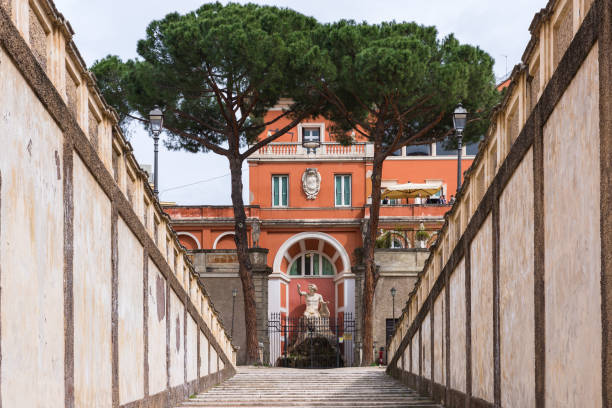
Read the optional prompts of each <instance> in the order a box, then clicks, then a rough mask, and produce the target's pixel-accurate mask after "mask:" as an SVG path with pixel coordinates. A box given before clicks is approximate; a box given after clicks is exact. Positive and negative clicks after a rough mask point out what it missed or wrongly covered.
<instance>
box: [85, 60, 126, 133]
mask: <svg viewBox="0 0 612 408" xmlns="http://www.w3.org/2000/svg"><path fill="white" fill-rule="evenodd" d="M90 71H91V72H93V73H94V75H95V76H96V79H97V83H98V88H100V92H102V95H104V98H105V99H106V102H108V104H109V105H111V106H112V107H113V108H115V110H116V111H117V113H118V114H119V125H120V126H121V127H122V129H123V131H124V133H127V122H128V117H127V114H128V112H129V111H130V108H129V106H128V103H127V89H126V87H127V86H128V83H127V81H126V79H127V75H128V73H129V65H127V64H124V63H123V61H121V58H119V57H118V56H116V55H108V56H106V57H105V58H103V59H101V60H97V61H95V62H94V63H93V65H92V66H91V67H90Z"/></svg>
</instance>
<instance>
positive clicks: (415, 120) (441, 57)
mask: <svg viewBox="0 0 612 408" xmlns="http://www.w3.org/2000/svg"><path fill="white" fill-rule="evenodd" d="M316 38H317V41H318V42H319V43H320V44H321V46H322V47H323V48H325V49H326V50H327V51H328V56H329V58H330V61H331V63H332V64H333V65H334V66H335V68H336V69H335V70H328V71H327V72H328V73H334V75H333V76H329V77H328V78H327V81H326V84H325V90H326V91H327V92H328V95H331V97H330V102H333V103H332V104H331V105H330V109H329V111H328V112H327V114H328V117H329V118H330V119H332V120H333V121H334V122H335V123H336V128H335V134H336V137H337V138H338V139H339V140H341V141H345V142H348V140H347V139H350V137H351V132H352V130H353V129H354V128H355V127H356V126H357V127H358V128H359V129H361V132H360V133H361V134H362V136H363V137H365V138H367V139H369V140H370V141H373V142H375V143H376V142H378V143H380V145H381V150H380V152H381V153H385V154H389V153H391V152H392V151H393V150H396V149H397V148H398V147H401V146H403V145H406V144H418V143H428V142H431V140H432V139H433V140H435V139H443V138H444V137H445V136H447V135H449V134H451V133H452V132H451V131H452V112H453V110H454V108H455V107H456V105H457V104H458V103H459V102H462V103H463V105H464V106H465V107H466V108H467V109H468V111H469V112H470V114H471V115H470V122H469V124H468V126H467V128H466V130H465V132H464V139H465V140H466V142H469V141H475V140H478V138H479V137H480V135H482V134H483V133H484V130H485V129H486V127H487V126H488V121H487V117H488V115H489V112H490V110H491V108H492V106H493V105H494V104H495V103H496V102H497V100H498V93H497V91H496V89H495V77H494V75H493V69H492V68H493V59H492V58H491V57H490V56H489V55H488V54H487V53H486V52H484V51H483V50H481V49H480V48H478V47H473V46H471V45H465V44H460V43H459V41H458V40H457V39H456V38H455V37H454V36H452V35H449V36H447V37H446V38H443V39H441V40H440V39H438V33H437V30H436V29H435V27H426V26H422V25H418V24H416V23H396V22H391V23H382V24H377V25H370V24H366V23H361V24H357V23H355V22H354V21H347V20H344V21H340V22H337V23H334V24H328V25H325V26H321V27H320V28H319V29H318V30H317V33H316ZM429 127H431V129H429ZM424 130H425V131H424ZM385 147H389V149H385ZM391 147H393V148H391Z"/></svg>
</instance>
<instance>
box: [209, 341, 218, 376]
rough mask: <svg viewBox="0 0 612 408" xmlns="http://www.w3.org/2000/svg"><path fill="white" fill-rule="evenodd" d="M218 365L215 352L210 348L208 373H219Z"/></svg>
mask: <svg viewBox="0 0 612 408" xmlns="http://www.w3.org/2000/svg"><path fill="white" fill-rule="evenodd" d="M218 367H219V364H218V361H217V350H215V349H214V348H212V347H211V348H210V373H211V374H214V373H216V372H217V371H219V368H218Z"/></svg>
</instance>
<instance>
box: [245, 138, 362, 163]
mask: <svg viewBox="0 0 612 408" xmlns="http://www.w3.org/2000/svg"><path fill="white" fill-rule="evenodd" d="M372 157H374V145H373V144H372V143H365V142H358V143H353V144H350V145H342V144H340V143H336V142H323V143H321V146H320V147H319V148H317V150H316V152H314V153H313V152H311V153H310V154H308V153H306V149H305V148H304V147H303V146H302V144H301V143H298V142H279V143H270V144H268V145H267V146H264V147H262V148H261V149H259V150H258V151H257V152H255V153H253V154H252V155H251V156H250V157H249V160H261V159H265V160H287V159H292V160H295V159H298V160H299V159H301V158H302V159H304V160H306V159H307V160H312V159H316V160H338V159H344V160H347V159H348V160H363V159H364V158H372Z"/></svg>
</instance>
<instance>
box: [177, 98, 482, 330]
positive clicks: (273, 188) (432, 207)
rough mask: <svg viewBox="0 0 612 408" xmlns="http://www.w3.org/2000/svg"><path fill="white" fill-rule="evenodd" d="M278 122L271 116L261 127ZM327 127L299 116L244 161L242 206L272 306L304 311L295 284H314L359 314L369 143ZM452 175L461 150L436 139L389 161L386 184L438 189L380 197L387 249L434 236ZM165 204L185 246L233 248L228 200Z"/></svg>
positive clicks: (343, 309) (338, 308)
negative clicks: (308, 144) (262, 252)
mask: <svg viewBox="0 0 612 408" xmlns="http://www.w3.org/2000/svg"><path fill="white" fill-rule="evenodd" d="M279 113H280V109H276V110H275V109H273V110H271V111H270V112H269V113H268V117H267V118H266V119H270V118H271V117H272V115H278V114H279ZM283 126H284V123H282V122H279V123H275V124H274V128H271V129H268V130H267V131H266V133H267V132H268V131H271V132H273V131H274V130H275V129H276V128H282V127H283ZM329 129H330V123H329V122H327V121H326V120H324V119H314V120H309V121H307V122H304V123H300V124H299V125H298V126H297V127H295V128H294V129H292V130H291V131H290V132H289V133H287V134H285V135H284V136H283V137H281V138H280V139H278V140H277V141H275V142H274V143H272V144H270V145H268V146H266V147H264V148H262V149H260V150H259V151H258V152H256V153H255V154H253V155H252V156H251V157H249V159H248V164H249V189H250V191H249V202H250V203H249V205H248V206H247V208H246V212H247V217H248V220H249V229H250V232H251V233H250V240H251V246H254V247H255V246H258V247H260V248H266V249H268V250H269V253H268V266H269V267H270V269H271V273H270V274H269V276H268V290H267V293H268V302H267V303H268V304H267V312H268V313H270V314H272V313H279V314H281V315H288V316H291V317H299V316H301V315H302V314H303V312H304V309H305V305H304V301H303V299H301V297H300V295H299V294H298V288H297V286H298V284H300V285H301V288H302V291H305V290H306V289H307V286H308V284H310V283H315V284H316V285H317V288H318V293H320V294H321V295H322V296H323V298H324V299H325V300H326V301H328V302H329V310H330V315H331V316H334V317H339V318H342V317H343V315H344V314H345V313H352V314H355V312H356V310H355V309H356V304H359V302H356V295H357V294H358V293H360V291H359V290H356V275H355V273H354V267H355V266H356V264H358V263H359V262H360V260H359V254H358V253H359V250H358V248H361V247H362V246H363V240H362V228H363V225H364V223H365V221H366V220H367V219H368V217H369V211H370V208H369V203H370V195H371V182H370V176H371V170H372V155H373V148H374V146H373V145H372V144H370V143H366V142H356V143H355V144H352V145H350V146H342V145H340V144H339V143H337V142H335V140H334V139H333V137H332V136H331V135H330V133H329ZM317 133H318V136H319V139H320V146H319V147H318V148H317V149H316V151H315V152H307V149H306V148H304V147H303V146H302V139H303V138H304V137H308V136H312V135H315V136H316V135H317ZM475 147H476V146H468V147H467V148H465V147H464V149H465V150H464V152H463V157H464V158H463V161H462V168H463V170H467V169H468V168H469V166H470V165H471V163H472V160H473V157H474V155H475V153H476V152H475V151H474V150H475ZM456 180H457V151H456V150H453V151H447V150H446V149H444V146H443V144H442V143H437V144H432V145H424V146H418V147H412V146H411V147H407V148H402V149H400V150H399V151H397V152H396V153H395V155H394V156H391V157H389V158H388V159H387V160H386V161H385V163H384V166H383V177H382V187H383V188H384V187H387V186H390V185H393V184H402V183H408V182H411V183H430V184H438V185H440V186H441V187H442V189H441V192H440V193H439V195H440V197H434V200H430V201H429V202H426V201H425V199H426V198H423V199H422V201H421V202H418V200H416V201H417V202H415V200H413V199H410V200H406V199H404V200H402V201H389V202H383V205H382V206H381V212H380V225H379V228H380V233H381V234H382V233H383V232H385V231H388V234H390V235H391V237H390V240H389V241H388V242H389V243H390V246H391V247H394V248H413V247H415V246H418V245H419V242H417V241H416V240H415V233H416V231H417V230H418V229H419V228H420V227H424V228H425V230H427V231H428V232H429V235H430V238H429V243H431V242H433V241H434V240H435V234H436V231H437V229H439V228H440V227H441V226H442V224H443V222H444V214H445V213H446V211H448V210H449V209H450V205H445V204H442V203H440V199H441V198H442V197H441V196H442V195H444V196H445V197H448V198H450V197H451V196H452V195H454V194H455V192H456V188H457V186H456ZM228 188H229V187H228ZM165 210H166V212H168V214H169V215H170V216H171V218H172V220H173V227H174V229H175V230H176V231H177V234H178V236H179V239H180V240H181V242H182V244H183V245H184V246H185V247H186V248H188V249H192V250H198V249H212V250H221V249H231V248H235V245H234V235H233V228H234V224H233V218H232V216H233V210H232V207H231V206H206V205H201V206H170V207H166V208H165ZM258 229H259V234H257V230H258ZM253 230H255V231H253ZM253 232H255V233H253ZM257 235H258V236H257ZM254 240H256V242H253V241H254ZM357 312H358V311H357ZM357 314H358V313H357Z"/></svg>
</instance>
